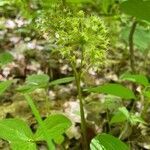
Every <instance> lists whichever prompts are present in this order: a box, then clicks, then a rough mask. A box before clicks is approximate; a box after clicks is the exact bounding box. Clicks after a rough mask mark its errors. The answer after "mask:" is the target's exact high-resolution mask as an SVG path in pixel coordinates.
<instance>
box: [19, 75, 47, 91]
mask: <svg viewBox="0 0 150 150" xmlns="http://www.w3.org/2000/svg"><path fill="white" fill-rule="evenodd" d="M48 82H49V76H48V75H46V74H40V75H36V74H33V75H30V76H28V77H27V79H26V82H25V85H23V86H20V87H19V88H18V89H17V91H19V92H22V93H29V92H32V91H34V90H35V89H38V88H45V87H47V86H48Z"/></svg>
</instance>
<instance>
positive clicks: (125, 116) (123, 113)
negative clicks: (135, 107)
mask: <svg viewBox="0 0 150 150" xmlns="http://www.w3.org/2000/svg"><path fill="white" fill-rule="evenodd" d="M129 119H130V114H129V111H128V110H127V109H126V108H125V107H121V108H119V109H118V111H117V112H116V114H115V115H114V116H113V117H112V119H111V121H110V124H113V123H120V122H124V121H126V120H129Z"/></svg>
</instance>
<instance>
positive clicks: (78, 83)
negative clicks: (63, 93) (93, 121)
mask: <svg viewBox="0 0 150 150" xmlns="http://www.w3.org/2000/svg"><path fill="white" fill-rule="evenodd" d="M74 70H75V71H74V73H75V80H76V86H77V92H78V98H79V102H80V116H81V131H82V136H83V149H84V150H88V142H87V128H86V120H85V113H84V107H83V98H82V90H81V73H78V72H77V71H76V69H75V68H74Z"/></svg>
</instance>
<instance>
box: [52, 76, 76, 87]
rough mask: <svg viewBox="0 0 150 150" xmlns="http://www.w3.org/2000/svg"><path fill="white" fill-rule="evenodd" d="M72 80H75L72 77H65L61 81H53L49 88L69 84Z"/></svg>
mask: <svg viewBox="0 0 150 150" xmlns="http://www.w3.org/2000/svg"><path fill="white" fill-rule="evenodd" d="M74 80H75V78H74V77H66V78H61V79H58V80H54V81H52V82H50V83H49V85H50V86H53V85H59V84H64V83H69V82H72V81H74Z"/></svg>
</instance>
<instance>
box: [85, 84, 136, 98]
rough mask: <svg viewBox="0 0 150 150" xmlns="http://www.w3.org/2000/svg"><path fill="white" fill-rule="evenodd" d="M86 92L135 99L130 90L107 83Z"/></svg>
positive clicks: (119, 85)
mask: <svg viewBox="0 0 150 150" xmlns="http://www.w3.org/2000/svg"><path fill="white" fill-rule="evenodd" d="M86 91H88V92H94V93H105V94H110V95H114V96H118V97H121V98H124V99H136V97H135V95H134V93H133V92H132V91H131V90H130V89H128V88H126V87H124V86H122V85H121V84H116V83H107V84H104V85H102V86H97V87H93V88H88V89H86Z"/></svg>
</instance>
